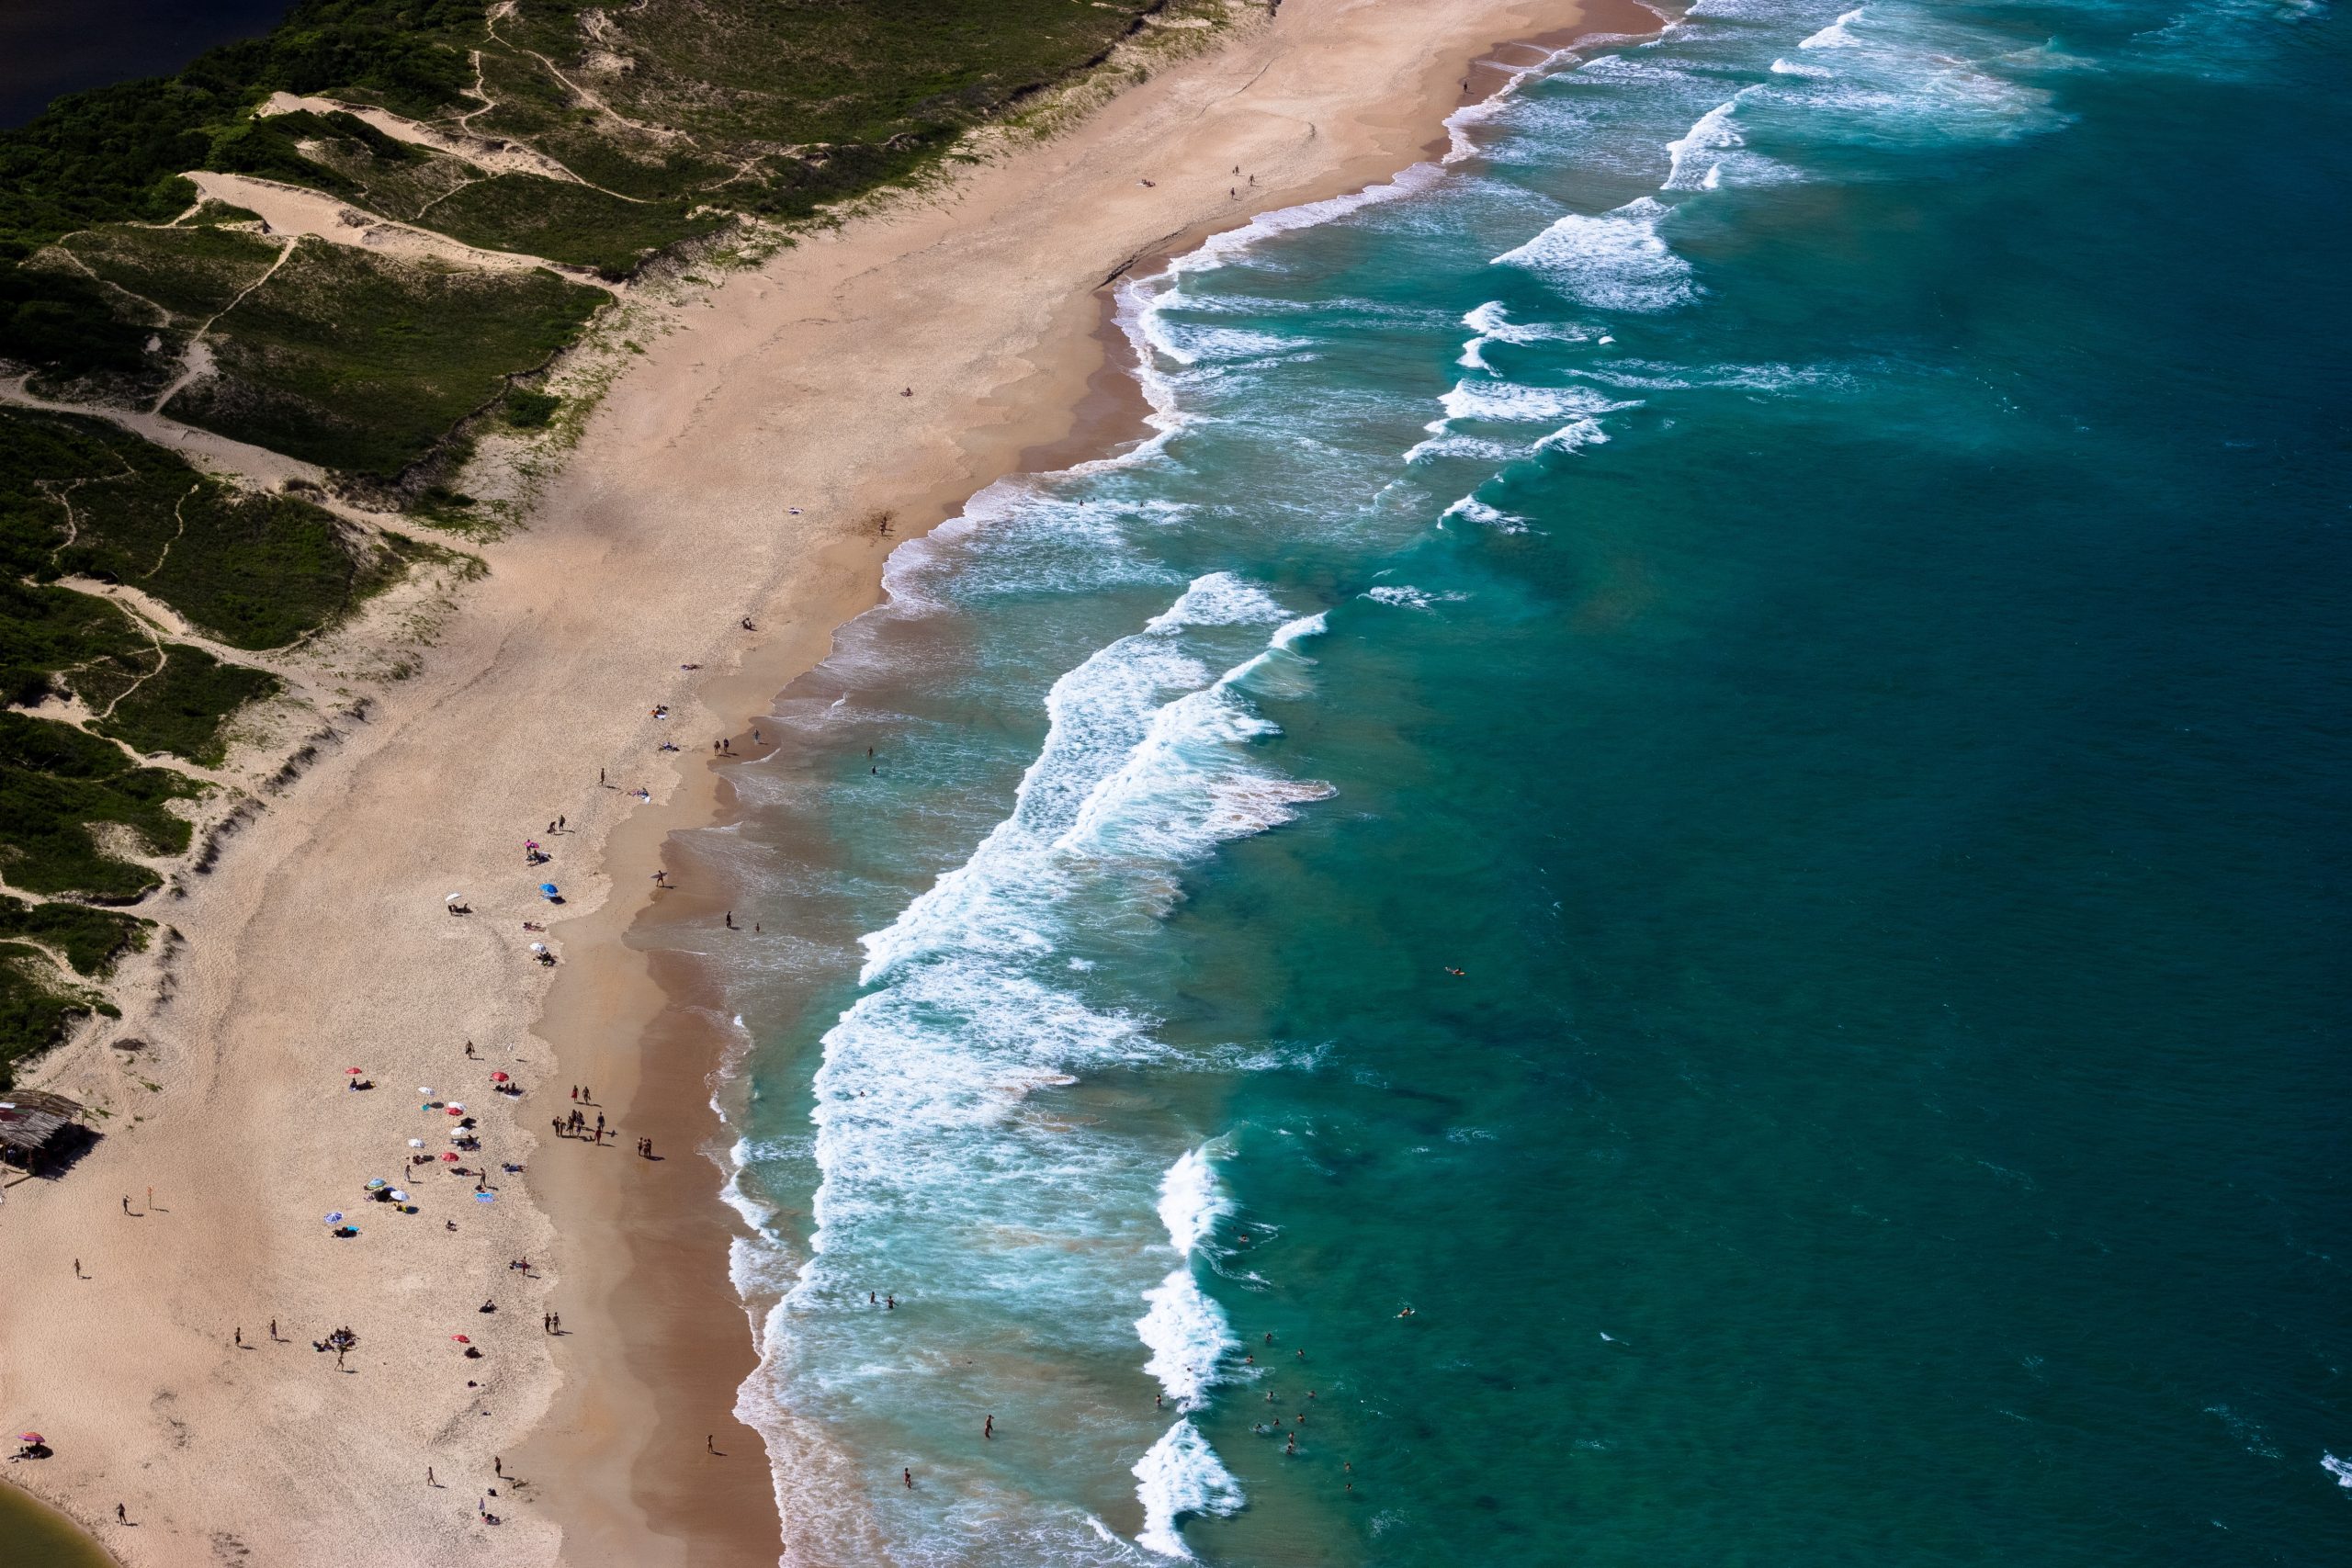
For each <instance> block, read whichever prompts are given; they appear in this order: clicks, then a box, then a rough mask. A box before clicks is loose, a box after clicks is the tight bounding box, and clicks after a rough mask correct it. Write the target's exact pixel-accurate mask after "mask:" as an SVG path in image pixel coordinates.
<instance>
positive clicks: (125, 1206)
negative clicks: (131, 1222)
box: [122, 1192, 130, 1214]
mask: <svg viewBox="0 0 2352 1568" xmlns="http://www.w3.org/2000/svg"><path fill="white" fill-rule="evenodd" d="M122 1212H123V1213H126V1214H127V1213H130V1193H128V1192H126V1193H124V1194H123V1195H122Z"/></svg>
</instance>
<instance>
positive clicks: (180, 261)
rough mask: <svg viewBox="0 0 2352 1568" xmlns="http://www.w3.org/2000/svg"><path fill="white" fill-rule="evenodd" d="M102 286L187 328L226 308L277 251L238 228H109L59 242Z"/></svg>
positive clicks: (263, 268) (118, 226)
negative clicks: (130, 296)
mask: <svg viewBox="0 0 2352 1568" xmlns="http://www.w3.org/2000/svg"><path fill="white" fill-rule="evenodd" d="M63 248H64V249H66V250H68V251H70V252H72V253H73V254H74V259H75V260H77V261H79V262H80V263H81V264H82V265H84V266H86V267H88V268H89V269H90V270H91V271H92V272H94V273H96V274H97V275H98V276H100V277H101V278H104V279H105V280H106V281H107V282H108V283H111V284H113V285H115V286H116V287H117V288H122V289H125V290H127V291H129V292H130V293H132V294H136V295H138V296H139V297H140V298H141V299H147V300H150V301H152V302H153V304H154V305H156V306H157V307H158V308H159V309H161V310H165V311H167V312H169V313H170V314H171V315H173V316H175V317H177V318H179V319H180V320H181V321H185V322H187V324H188V325H190V326H195V325H198V324H201V323H202V322H203V321H206V320H208V319H209V318H210V317H212V316H214V315H217V314H218V313H219V312H220V311H222V310H227V309H228V308H229V304H230V301H232V300H233V299H236V297H237V296H238V295H239V294H241V293H243V292H244V290H246V289H247V288H251V287H253V285H254V283H255V282H256V281H258V280H259V279H260V277H261V276H262V275H263V274H264V273H266V272H267V271H268V270H269V268H270V264H271V263H273V262H275V261H276V260H277V250H278V248H277V246H276V245H274V244H271V243H269V242H268V241H266V240H264V239H261V238H259V237H258V236H255V235H253V234H249V233H246V232H244V231H242V230H238V229H222V228H218V227H209V226H208V227H201V228H187V229H142V228H135V227H132V226H130V225H127V224H113V225H109V226H107V227H106V228H103V229H91V230H85V231H83V232H81V233H78V234H74V235H73V236H71V237H69V238H68V239H66V240H65V241H64V242H63Z"/></svg>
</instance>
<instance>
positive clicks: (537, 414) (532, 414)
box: [506, 387, 563, 430]
mask: <svg viewBox="0 0 2352 1568" xmlns="http://www.w3.org/2000/svg"><path fill="white" fill-rule="evenodd" d="M561 407H563V400H562V399H561V398H559V397H555V396H553V395H551V394H549V393H547V392H535V391H532V390H531V389H529V388H527V387H517V388H515V389H514V390H513V391H511V392H509V393H507V394H506V423H509V424H511V425H513V426H514V427H515V429H517V430H538V429H542V428H544V427H545V426H546V424H547V423H548V421H549V420H551V419H553V418H555V412H556V410H558V409H560V408H561Z"/></svg>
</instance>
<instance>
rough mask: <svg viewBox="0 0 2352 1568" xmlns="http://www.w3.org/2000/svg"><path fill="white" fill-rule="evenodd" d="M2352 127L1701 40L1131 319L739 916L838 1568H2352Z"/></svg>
mask: <svg viewBox="0 0 2352 1568" xmlns="http://www.w3.org/2000/svg"><path fill="white" fill-rule="evenodd" d="M2348 66H2352V49H2348V48H2347V46H2346V38H2345V34H2344V30H2343V25H2342V23H2341V22H2340V20H2339V19H2338V18H2337V17H2336V16H2335V14H2334V13H2332V12H2331V11H2329V10H2327V9H2325V8H2324V7H2321V6H2282V5H2271V4H2252V3H2243V0H2241V3H2231V4H2206V5H2189V4H2188V3H2187V0H2154V3H2149V4H2141V3H2137V0H2124V3H2116V4H2105V5H2102V4H2095V3H2092V0H2077V3H2071V4H2054V3H2053V4H1980V5H1938V6H1929V5H1923V4H1917V3H1908V0H1873V3H1871V4H1869V5H1866V6H1862V7H1861V8H1860V9H1859V10H1848V11H1847V12H1846V13H1845V14H1844V15H1843V16H1842V17H1841V16H1840V14H1839V9H1838V6H1835V5H1807V4H1803V3H1800V0H1738V3H1736V4H1725V3H1722V0H1706V3H1704V4H1702V6H1700V7H1699V8H1698V10H1697V12H1696V13H1694V14H1693V15H1692V16H1691V17H1690V18H1689V19H1688V20H1687V21H1685V22H1684V23H1683V24H1682V25H1680V26H1679V27H1677V28H1673V29H1672V30H1670V31H1669V32H1668V33H1667V34H1666V35H1665V36H1664V37H1663V38H1661V39H1658V40H1657V41H1654V42H1648V43H1640V44H1623V45H1618V46H1613V47H1611V48H1609V49H1605V50H1602V51H1597V52H1596V53H1595V54H1594V56H1593V57H1592V58H1590V59H1589V60H1586V61H1583V62H1577V61H1572V60H1563V61H1561V62H1557V65H1556V68H1555V69H1554V70H1552V71H1550V72H1549V73H1544V74H1543V75H1541V76H1539V77H1537V78H1533V79H1531V80H1528V81H1526V82H1524V83H1522V84H1521V85H1520V86H1519V88H1518V89H1517V90H1516V92H1514V93H1513V94H1512V95H1511V96H1510V97H1508V98H1507V99H1505V100H1503V101H1501V102H1499V103H1498V104H1497V105H1496V106H1494V107H1491V108H1490V109H1488V110H1487V111H1484V112H1482V113H1480V114H1476V115H1473V116H1470V117H1466V118H1464V120H1463V121H1462V122H1460V123H1459V124H1458V127H1457V156H1456V157H1455V158H1453V160H1451V161H1449V162H1448V163H1447V164H1444V165H1442V166H1430V167H1427V168H1423V169H1420V170H1417V171H1414V172H1413V173H1411V174H1410V175H1408V176H1406V177H1405V178H1404V179H1402V180H1400V181H1399V182H1398V184H1397V186H1394V187H1389V188H1386V189H1384V190H1381V191H1376V192H1374V193H1372V194H1371V196H1370V197H1367V198H1366V199H1363V200H1358V201H1353V202H1339V203H1333V204H1328V205H1327V206H1326V207H1325V208H1323V209H1317V210H1313V211H1307V212H1300V213H1292V214H1284V215H1279V216H1278V217H1276V218H1274V219H1272V220H1261V222H1260V223H1259V224H1258V225H1256V226H1254V227H1253V229H1251V230H1250V231H1246V232H1244V233H1242V234H1239V235H1237V236H1231V237H1228V238H1227V239H1226V240H1224V241H1221V242H1219V243H1216V244H1215V245H1213V246H1212V247H1211V248H1210V249H1209V250H1208V251H1206V252H1204V253H1201V254H1195V255H1193V256H1192V257H1189V258H1186V259H1185V260H1184V261H1183V262H1182V263H1180V264H1179V265H1178V266H1177V268H1176V269H1175V270H1174V271H1173V272H1172V273H1171V274H1170V275H1168V276H1161V277H1159V278H1154V279H1147V280H1144V281H1143V282H1142V283H1140V284H1138V285H1137V286H1136V288H1134V289H1133V290H1132V291H1131V293H1130V295H1129V297H1128V299H1127V319H1128V322H1129V325H1130V328H1131V330H1132V332H1133V333H1134V334H1135V335H1136V338H1137V340H1138V341H1139V342H1141V343H1142V344H1145V346H1146V361H1147V365H1146V379H1147V382H1148V389H1149V391H1150V392H1151V395H1152V396H1153V398H1154V400H1155V401H1156V403H1157V405H1158V406H1159V409H1160V416H1159V424H1160V434H1159V436H1158V437H1157V438H1155V439H1154V440H1153V441H1151V442H1149V443H1148V444H1146V445H1144V446H1141V447H1139V448H1138V449H1136V450H1135V451H1132V452H1130V453H1127V454H1125V455H1123V456H1122V457H1120V458H1119V459H1117V460H1115V461H1111V462H1106V463H1102V464H1096V465H1091V466H1090V467H1088V468H1081V469H1079V470H1076V471H1073V472H1071V473H1069V474H1065V475H1057V476H1046V477H1042V478H1032V479H1023V480H1020V481H1015V482H1009V483H1007V484H1004V485H1001V486H998V487H996V488H995V489H994V490H992V491H989V492H988V493H987V494H985V495H983V496H982V497H980V498H978V500H977V501H976V502H974V503H973V505H972V506H971V508H970V509H969V511H968V513H967V516H966V518H964V519H963V520H961V521H959V522H957V523H955V524H952V525H949V526H948V527H947V528H945V529H944V530H942V531H941V532H940V533H939V534H938V535H935V536H933V538H931V539H930V540H928V541H925V542H923V543H921V544H917V545H910V546H908V547H903V548H902V549H901V550H900V551H899V553H898V555H897V556H896V557H895V558H894V559H893V563H892V567H891V575H890V587H891V592H892V598H891V601H890V603H889V604H888V605H886V606H885V607H884V608H883V609H882V610H880V611H877V612H876V613H875V614H873V615H868V616H867V617H865V618H864V619H863V620H861V621H860V622H858V623H856V624H855V625H854V626H852V627H850V628H848V630H847V631H845V632H844V634H843V636H842V640H841V644H840V648H839V650H838V651H837V653H836V654H835V656H834V657H833V658H832V659H831V660H830V661H829V662H828V663H827V664H826V665H825V666H824V667H822V668H821V669H820V670H819V671H817V672H816V673H815V674H814V675H812V676H811V677H809V679H808V680H806V681H804V682H800V683H799V684H797V685H796V686H795V688H794V689H793V690H792V691H791V692H789V693H787V694H786V696H785V697H784V698H783V699H781V700H780V702H779V704H778V705H777V717H776V718H775V720H774V721H772V722H773V723H774V725H775V727H776V728H781V729H782V730H783V732H784V734H785V736H786V744H785V747H784V749H783V750H782V751H781V752H780V753H779V754H778V756H777V757H776V758H775V760H774V761H771V762H768V763H763V764H760V765H757V766H752V767H745V768H742V769H740V770H737V771H736V772H735V773H733V774H732V775H731V776H733V777H734V778H736V779H737V780H738V782H739V785H740V787H741V789H742V791H743V792H744V803H745V804H744V811H743V816H742V819H741V821H740V822H737V823H734V824H731V825H729V826H728V827H726V828H723V829H713V830H710V831H707V832H704V833H700V834H696V835H690V836H688V839H687V840H686V841H685V843H684V854H685V855H686V856H687V857H688V858H689V859H691V860H693V861H695V862H698V863H700V864H701V865H702V867H703V868H704V869H705V871H706V873H707V874H712V873H723V874H726V875H727V876H729V877H730V878H732V879H734V880H736V881H737V882H739V883H740V884H741V886H743V887H744V888H745V889H746V891H745V893H744V894H743V895H742V896H741V897H739V899H738V906H737V908H738V915H739V918H741V914H742V912H743V910H744V908H746V907H747V906H748V907H752V909H753V916H754V918H756V919H760V920H761V921H762V923H763V932H762V934H761V935H759V936H757V937H749V938H746V939H745V940H744V941H743V942H741V943H740V944H738V945H735V946H732V947H730V948H729V949H728V950H726V952H725V953H724V954H723V955H715V956H714V957H713V958H712V959H711V960H710V962H711V964H712V965H713V967H714V972H715V973H716V975H717V976H718V978H719V979H720V980H721V982H722V983H723V984H724V985H725V987H727V991H728V995H729V998H730V1000H731V1001H732V1002H733V1003H734V1005H735V1008H736V1010H738V1011H739V1012H740V1013H741V1018H742V1021H743V1024H744V1031H745V1041H746V1052H745V1055H744V1057H743V1060H742V1062H741V1075H742V1076H741V1077H740V1078H739V1079H738V1081H737V1084H736V1086H735V1088H734V1089H731V1090H730V1091H729V1095H728V1097H727V1098H728V1099H729V1106H730V1113H731V1115H732V1117H733V1120H734V1122H735V1126H736V1130H737V1131H738V1132H739V1133H740V1134H741V1139H742V1143H741V1148H740V1150H739V1155H740V1157H741V1161H742V1168H741V1178H740V1181H739V1187H740V1198H741V1202H742V1205H743V1207H744V1208H745V1210H746V1212H747V1213H750V1214H752V1215H753V1216H755V1217H756V1219H757V1222H758V1223H759V1224H760V1225H761V1227H762V1229H763V1236H764V1239H763V1242H761V1243H760V1244H758V1245H746V1246H745V1247H743V1248H742V1249H741V1252H740V1254H739V1257H738V1259H737V1268H738V1273H739V1278H740V1279H741V1280H742V1282H743V1284H744V1286H745V1289H746V1290H747V1292H750V1293H751V1294H752V1297H753V1299H754V1300H755V1301H757V1302H759V1303H761V1304H762V1307H763V1310H766V1309H767V1307H768V1305H769V1304H770V1303H774V1304H773V1311H772V1312H769V1314H768V1316H767V1320H766V1321H767V1329H766V1338H765V1347H764V1348H765V1356H766V1364H765V1365H764V1366H763V1369H762V1371H761V1373H760V1374H759V1375H758V1376H757V1377H755V1378H754V1379H753V1381H752V1382H751V1383H749V1384H747V1385H746V1387H745V1391H744V1395H743V1407H744V1409H745V1411H746V1413H747V1414H748V1415H749V1416H751V1417H752V1419H754V1420H756V1421H757V1422H759V1423H760V1424H761V1425H762V1426H763V1427H764V1428H765V1429H767V1430H768V1431H769V1433H770V1435H771V1440H772V1442H773V1443H774V1445H775V1452H776V1454H777V1457H778V1467H779V1491H780V1495H781V1496H782V1498H783V1501H784V1504H785V1506H786V1516H787V1529H788V1534H789V1544H790V1552H789V1555H790V1557H791V1558H792V1560H794V1561H806V1562H853V1561H854V1562H875V1563H939V1564H947V1563H955V1564H980V1565H996V1564H1004V1565H1016V1564H1018V1565H1036V1564H1045V1563H1150V1562H1166V1561H1169V1560H1170V1559H1171V1558H1176V1557H1180V1556H1182V1555H1185V1554H1191V1555H1193V1556H1196V1557H1198V1558H1199V1559H1201V1560H1203V1561H1204V1562H1216V1563H1229V1564H1250V1565H1260V1564H1283V1565H1289V1564H1332V1565H1345V1564H1358V1563H1364V1564H1372V1563H1377V1564H1397V1565H1418V1564H1431V1565H1437V1564H1458V1563H1463V1562H1508V1563H1564V1564H1566V1563H1575V1564H1579V1565H1593V1568H1602V1565H1609V1564H1625V1565H1628V1568H1631V1565H1634V1564H1640V1565H1644V1568H1648V1565H1654V1564H1659V1563H1709V1564H1722V1563H1804V1564H1808V1565H1817V1564H1831V1563H1856V1564H1865V1563H1866V1564H1871V1565H1873V1568H1882V1565H1884V1564H1888V1563H1923V1564H1924V1563H1947V1562H1949V1563H1962V1562H1967V1563H1977V1562H1983V1563H1994V1562H1999V1563H2031V1564H2052V1565H2058V1564H2064V1565H2074V1564H2081V1565H2084V1568H2091V1565H2100V1568H2112V1565H2114V1564H2119V1563H2166V1564H2170V1563H2180V1564H2200V1565H2204V1564H2238V1563H2245V1564H2255V1563H2288V1564H2301V1563H2322V1562H2344V1561H2346V1560H2347V1559H2348V1558H2352V1462H2347V1461H2352V1396H2348V1395H2352V1390H2347V1387H2346V1375H2347V1374H2346V1368H2347V1365H2352V1360H2347V1358H2352V1280H2347V1275H2346V1263H2347V1259H2352V1179H2347V1164H2346V1153H2347V1149H2346V1142H2347V1139H2346V1129H2347V1119H2346V1109H2347V1090H2352V1081H2348V1080H2347V1073H2346V1020H2347V1016H2352V1013H2347V1004H2348V1003H2352V964H2347V963H2346V934H2347V924H2352V919H2347V917H2352V897H2348V896H2347V891H2346V871H2347V865H2346V862H2347V858H2352V855H2347V850H2348V849H2352V821H2348V820H2347V816H2352V812H2348V811H2347V782H2346V781H2347V779H2352V734H2348V733H2347V723H2346V715H2347V712H2352V704H2348V703H2347V698H2352V662H2347V657H2346V656H2347V654H2352V646H2347V644H2352V615H2347V612H2348V611H2352V603H2347V600H2348V599H2352V537H2347V534H2346V489H2347V486H2346V481H2347V479H2352V457H2347V450H2348V449H2347V439H2352V436H2348V435H2347V430H2346V396H2345V395H2346V371H2345V365H2346V344H2347V334H2346V308H2345V304H2344V288H2343V285H2342V281H2341V273H2342V270H2343V268H2342V260H2341V258H2342V255H2343V254H2344V241H2345V240H2346V237H2347V233H2346V231H2347V228H2352V224H2347V221H2346V210H2347V209H2346V204H2345V202H2344V199H2343V196H2344V192H2345V190H2346V188H2347V182H2348V181H2352V135H2347V134H2346V133H2347V131H2352V125H2347V123H2346V122H2347V119H2352V102H2348V101H2347V98H2346V94H2345V92H2344V87H2345V85H2346V82H2347V81H2352V70H2347V67H2348ZM869 749H870V750H871V753H872V754H871V756H870V757H869V755H868V752H869ZM868 1292H876V1293H877V1294H885V1293H887V1294H888V1295H891V1296H894V1297H895V1299H896V1301H897V1303H898V1304H897V1305H896V1306H895V1307H891V1306H888V1305H885V1304H882V1303H879V1302H875V1303H869V1299H868ZM1408 1309H1409V1311H1408ZM1269 1335H1271V1336H1272V1339H1271V1340H1269V1338H1268V1336H1269ZM1302 1351H1303V1352H1304V1356H1303V1357H1302V1356H1301V1355H1300V1352H1302ZM1302 1415H1303V1416H1305V1417H1306V1419H1305V1420H1304V1422H1301V1421H1300V1420H1299V1419H1298V1417H1299V1416H1302ZM989 1416H993V1417H994V1435H993V1436H992V1437H984V1436H983V1431H982V1428H983V1422H984V1420H985V1418H987V1417H989ZM1294 1438H1295V1452H1292V1451H1289V1450H1290V1449H1291V1447H1292V1440H1293V1439H1294ZM908 1473H910V1474H911V1477H912V1479H913V1482H914V1484H913V1486H912V1487H911V1488H910V1487H909V1486H908V1485H906V1484H905V1482H906V1479H907V1474H908Z"/></svg>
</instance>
